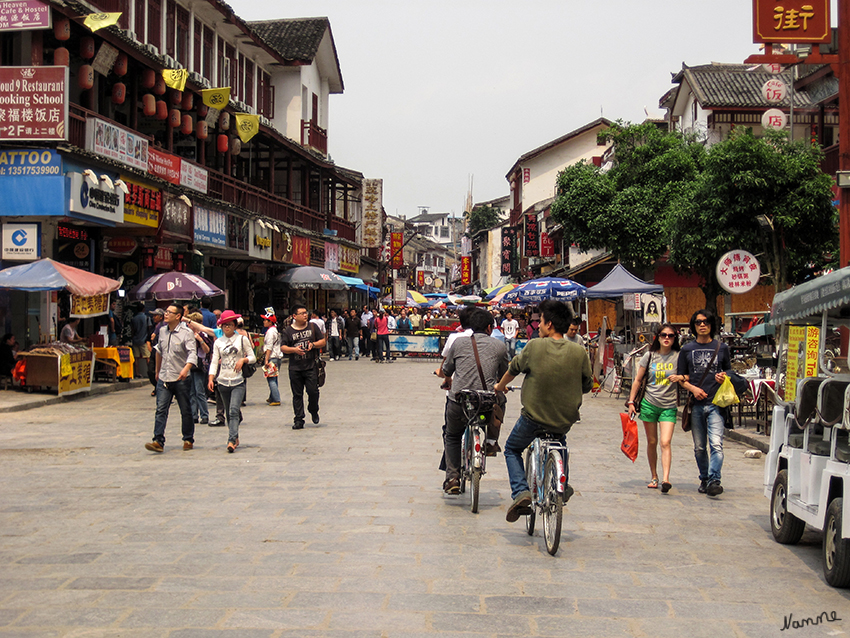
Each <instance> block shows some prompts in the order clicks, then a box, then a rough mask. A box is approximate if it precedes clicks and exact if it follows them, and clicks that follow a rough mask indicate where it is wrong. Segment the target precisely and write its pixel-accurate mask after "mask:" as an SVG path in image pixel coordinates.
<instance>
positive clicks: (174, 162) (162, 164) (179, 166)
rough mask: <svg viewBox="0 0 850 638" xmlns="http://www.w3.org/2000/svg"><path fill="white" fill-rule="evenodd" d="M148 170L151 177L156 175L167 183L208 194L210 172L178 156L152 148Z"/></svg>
mask: <svg viewBox="0 0 850 638" xmlns="http://www.w3.org/2000/svg"><path fill="white" fill-rule="evenodd" d="M147 170H148V172H149V173H150V174H151V175H156V176H157V177H159V178H161V179H164V180H165V181H166V182H171V183H172V184H179V185H180V186H185V187H187V188H191V189H193V190H196V191H200V192H201V193H206V192H207V184H208V181H209V172H208V171H207V170H206V169H204V168H201V167H200V166H195V165H194V164H192V163H191V162H187V161H185V160H183V159H181V158H180V157H178V156H177V155H172V154H171V153H166V152H165V151H161V150H159V149H157V148H153V147H151V148H150V153H149V160H148V166H147Z"/></svg>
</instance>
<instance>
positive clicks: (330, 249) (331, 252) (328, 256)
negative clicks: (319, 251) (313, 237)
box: [325, 241, 340, 272]
mask: <svg viewBox="0 0 850 638" xmlns="http://www.w3.org/2000/svg"><path fill="white" fill-rule="evenodd" d="M339 249H340V246H339V244H334V243H332V242H329V241H326V242H325V268H327V269H328V270H330V271H333V272H335V271H337V270H339Z"/></svg>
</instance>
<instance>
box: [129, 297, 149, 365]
mask: <svg viewBox="0 0 850 638" xmlns="http://www.w3.org/2000/svg"><path fill="white" fill-rule="evenodd" d="M132 325H133V339H132V347H133V359H134V361H135V364H134V367H135V369H134V370H133V377H134V378H135V379H145V378H147V376H148V357H149V356H150V352H149V351H148V339H149V338H150V328H151V326H150V320H149V319H148V316H147V315H146V314H145V306H144V304H136V314H134V315H133V324H132Z"/></svg>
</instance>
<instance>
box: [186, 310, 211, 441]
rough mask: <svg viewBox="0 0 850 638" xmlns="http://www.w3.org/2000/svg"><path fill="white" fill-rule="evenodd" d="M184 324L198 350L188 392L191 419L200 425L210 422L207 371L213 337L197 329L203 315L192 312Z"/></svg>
mask: <svg viewBox="0 0 850 638" xmlns="http://www.w3.org/2000/svg"><path fill="white" fill-rule="evenodd" d="M186 319H188V321H187V322H186V325H188V326H189V328H190V329H191V330H192V332H193V333H195V347H196V348H197V352H198V363H197V365H195V367H194V368H192V373H191V375H190V376H191V378H192V393H191V394H190V398H191V406H192V420H193V421H194V422H195V423H200V424H201V425H208V424H209V422H210V411H209V408H208V407H207V371H208V370H209V366H210V353H211V352H212V345H213V338H212V337H211V336H210V335H208V334H207V333H206V332H203V331H202V330H199V329H198V327H199V326H202V325H203V324H202V323H201V321H202V320H203V315H202V314H201V313H200V312H193V313H192V314H190V315H188V316H187V317H186Z"/></svg>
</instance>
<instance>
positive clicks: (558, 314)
mask: <svg viewBox="0 0 850 638" xmlns="http://www.w3.org/2000/svg"><path fill="white" fill-rule="evenodd" d="M540 315H541V319H540V327H539V330H540V337H541V338H540V339H531V340H529V341H528V343H527V344H526V346H525V347H524V348H523V349H522V351H521V352H520V353H519V354H518V355H517V356H516V357H514V358H513V360H512V361H511V363H510V366H508V371H507V372H506V373H505V375H504V376H503V377H502V379H501V381H499V383H498V384H496V387H495V390H496V392H505V391H506V390H507V385H508V384H509V383H510V382H511V381H513V380H514V378H516V376H517V375H519V374H521V373H524V374H525V379H524V380H523V383H522V395H521V399H520V400H521V402H522V411H521V413H520V417H519V419H518V420H517V422H516V425H514V429H513V430H512V431H511V435H510V436H509V437H508V440H507V441H506V442H505V463H507V466H508V477H509V479H510V482H511V497H512V498H513V503H511V506H510V507H509V508H508V513H507V516H506V518H507V520H508V522H509V523H513V522H514V521H516V520H517V519H518V518H519V517H520V514H522V513H523V512H524V511H525V510H527V508H528V506H529V505H530V504H531V492H530V490H529V487H528V481H527V480H526V478H525V467H524V466H523V462H522V453H523V451H524V450H525V448H527V447H528V446H529V444H530V443H531V442H532V441H533V440H534V439H535V438H536V437H537V436H538V435H539V434H541V433H544V432H552V433H556V434H560V435H561V439H562V441H563V440H565V439H566V437H565V435H566V433H567V432H569V430H570V428H571V427H572V425H573V423H575V422H576V421H578V419H579V408H580V407H581V401H582V394H584V393H586V392H590V390H591V389H592V387H593V375H592V372H591V370H590V360H589V359H588V358H587V352H585V350H584V348H582V347H581V346H580V345H578V344H575V343H572V342H571V341H568V340H566V339H564V334H566V332H567V330H568V329H569V327H570V319H571V318H572V312H571V311H570V309H569V307H568V306H566V305H565V304H563V303H561V302H559V301H555V300H553V299H549V300H546V301H544V302H543V303H541V304H540ZM564 472H565V474H567V478H568V479H569V473H568V468H567V463H566V459H564ZM572 493H573V490H572V488H571V487H570V486H569V484H568V485H567V486H566V488H565V489H564V500H568V499H569V497H570V496H572Z"/></svg>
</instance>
